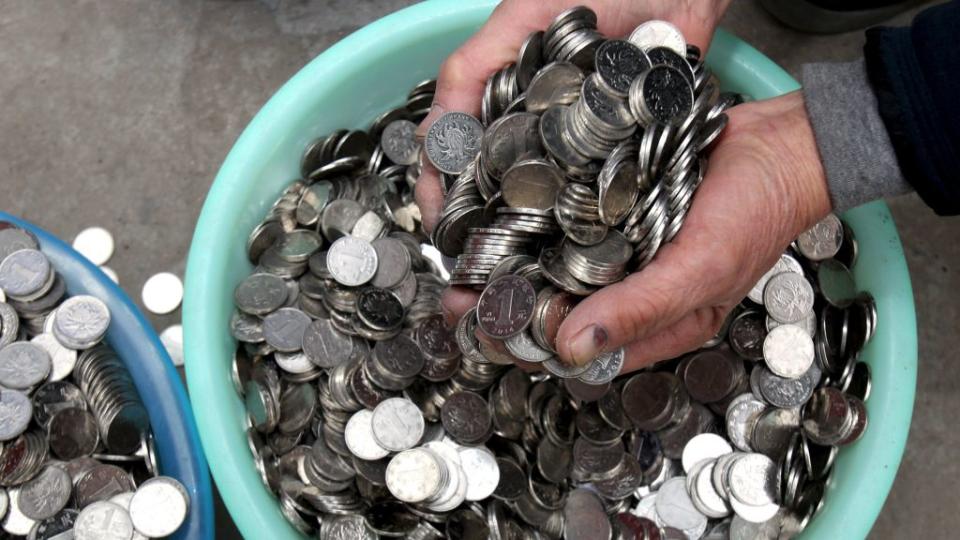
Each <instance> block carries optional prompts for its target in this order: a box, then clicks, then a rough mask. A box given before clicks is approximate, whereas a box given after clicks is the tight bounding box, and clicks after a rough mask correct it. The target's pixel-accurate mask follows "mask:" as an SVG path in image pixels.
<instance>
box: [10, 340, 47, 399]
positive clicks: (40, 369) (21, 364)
mask: <svg viewBox="0 0 960 540" xmlns="http://www.w3.org/2000/svg"><path fill="white" fill-rule="evenodd" d="M51 365H52V364H51V360H50V355H49V354H47V351H46V350H44V349H42V348H41V347H39V346H38V345H36V344H33V343H28V342H26V341H20V342H16V343H11V344H9V345H7V346H5V347H3V348H2V349H0V384H2V385H3V386H4V387H6V388H11V389H16V390H23V389H28V388H30V387H32V386H33V385H35V384H37V383H39V382H40V381H42V380H44V379H46V378H47V376H48V375H49V374H50V368H51Z"/></svg>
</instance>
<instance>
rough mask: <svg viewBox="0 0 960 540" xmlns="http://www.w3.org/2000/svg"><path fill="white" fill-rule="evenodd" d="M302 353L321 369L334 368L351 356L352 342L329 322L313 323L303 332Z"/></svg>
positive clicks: (320, 320)
mask: <svg viewBox="0 0 960 540" xmlns="http://www.w3.org/2000/svg"><path fill="white" fill-rule="evenodd" d="M302 347H303V352H304V354H306V355H307V358H309V359H310V361H311V362H313V363H314V364H316V365H317V367H321V368H332V367H336V366H338V365H340V364H342V363H344V362H346V361H348V360H349V359H350V357H351V356H352V355H353V350H354V342H353V340H352V339H350V336H346V335H344V334H341V333H340V332H338V331H337V329H336V328H334V327H333V323H331V322H330V321H329V320H325V319H319V320H316V321H313V322H311V323H310V324H309V326H307V327H306V329H305V330H304V332H303V344H302Z"/></svg>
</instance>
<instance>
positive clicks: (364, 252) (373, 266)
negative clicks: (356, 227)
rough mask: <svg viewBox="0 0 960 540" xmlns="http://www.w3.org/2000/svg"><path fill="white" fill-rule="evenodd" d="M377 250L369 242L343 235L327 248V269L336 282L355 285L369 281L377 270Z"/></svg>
mask: <svg viewBox="0 0 960 540" xmlns="http://www.w3.org/2000/svg"><path fill="white" fill-rule="evenodd" d="M377 264H378V261H377V252H376V250H374V249H373V246H371V245H370V242H367V241H366V240H361V239H359V238H354V237H352V236H344V237H342V238H339V239H337V240H336V241H335V242H334V243H333V245H331V246H330V249H329V250H327V269H328V270H329V271H330V275H332V276H333V279H335V280H337V282H338V283H341V284H343V285H346V286H348V287H357V286H359V285H363V284H364V283H366V282H368V281H370V280H371V279H372V278H373V276H374V274H376V272H377Z"/></svg>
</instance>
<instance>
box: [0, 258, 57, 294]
mask: <svg viewBox="0 0 960 540" xmlns="http://www.w3.org/2000/svg"><path fill="white" fill-rule="evenodd" d="M52 272H53V270H52V269H51V267H50V261H49V260H48V259H47V256H46V255H44V254H43V253H41V252H39V251H37V250H35V249H21V250H19V251H15V252H13V253H11V254H10V255H8V256H7V257H6V258H5V259H3V260H2V261H0V289H3V291H4V292H5V293H6V294H7V296H9V297H10V298H27V299H29V298H30V297H31V296H34V295H36V294H37V293H38V292H40V291H42V290H43V288H44V285H45V284H46V283H47V282H48V281H49V280H50V277H51V274H52Z"/></svg>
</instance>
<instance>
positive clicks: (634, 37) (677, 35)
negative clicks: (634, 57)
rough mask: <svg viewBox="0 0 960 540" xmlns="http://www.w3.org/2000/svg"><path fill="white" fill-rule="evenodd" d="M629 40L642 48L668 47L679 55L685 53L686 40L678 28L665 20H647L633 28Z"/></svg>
mask: <svg viewBox="0 0 960 540" xmlns="http://www.w3.org/2000/svg"><path fill="white" fill-rule="evenodd" d="M629 40H630V43H633V44H634V45H636V46H637V47H640V49H642V50H647V49H652V48H653V47H669V48H670V49H672V50H673V51H674V52H675V53H677V54H679V55H686V54H687V41H686V40H685V39H684V38H683V34H682V33H681V32H680V29H679V28H677V27H676V26H674V25H672V24H670V23H668V22H667V21H660V20H652V21H647V22H645V23H643V24H641V25H640V26H638V27H636V28H635V29H634V30H633V32H632V33H631V34H630V37H629Z"/></svg>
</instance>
